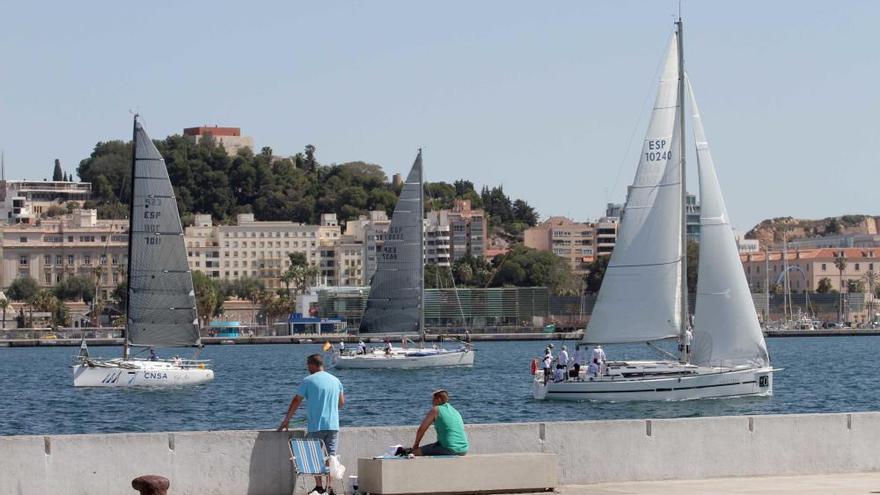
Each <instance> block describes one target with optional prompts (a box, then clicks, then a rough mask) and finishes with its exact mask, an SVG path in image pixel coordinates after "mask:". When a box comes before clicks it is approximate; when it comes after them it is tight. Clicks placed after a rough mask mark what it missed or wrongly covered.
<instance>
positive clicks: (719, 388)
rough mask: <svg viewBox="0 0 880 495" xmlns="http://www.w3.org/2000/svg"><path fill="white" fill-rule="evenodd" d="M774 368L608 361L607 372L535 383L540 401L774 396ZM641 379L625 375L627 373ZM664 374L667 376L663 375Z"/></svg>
mask: <svg viewBox="0 0 880 495" xmlns="http://www.w3.org/2000/svg"><path fill="white" fill-rule="evenodd" d="M773 371H774V370H773V368H770V367H765V368H733V369H730V368H708V367H696V366H690V365H679V364H678V363H674V362H664V361H659V362H635V363H632V362H631V363H619V364H617V365H615V364H614V363H610V364H609V366H608V372H607V373H608V374H603V376H599V377H587V376H585V375H584V373H581V376H580V378H578V379H569V380H568V381H561V382H553V381H550V382H548V383H547V384H546V385H545V384H544V380H543V375H542V374H541V373H540V372H539V373H538V374H536V375H535V379H534V381H533V387H534V389H533V396H534V398H535V399H538V400H576V401H577V400H596V401H672V400H694V399H710V398H724V397H745V396H769V395H772V394H773ZM642 373H644V374H645V375H646V376H642V377H627V375H628V374H632V375H638V374H642ZM664 375H667V376H664Z"/></svg>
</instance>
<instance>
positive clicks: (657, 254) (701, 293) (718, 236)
mask: <svg viewBox="0 0 880 495" xmlns="http://www.w3.org/2000/svg"><path fill="white" fill-rule="evenodd" d="M676 25H677V29H676V32H675V34H674V35H673V39H672V41H671V43H670V46H669V50H668V53H667V56H666V62H665V66H664V70H663V73H662V75H661V78H660V86H659V89H658V93H657V98H656V101H655V105H654V110H653V114H652V117H651V121H650V125H649V127H648V132H647V135H646V136H645V142H644V148H643V150H642V154H641V157H640V160H639V166H638V169H637V172H636V176H635V180H634V182H633V184H632V186H630V188H629V192H628V196H627V203H626V206H625V208H624V214H623V218H622V220H621V223H620V231H619V233H618V238H617V245H616V247H615V249H614V252H613V254H612V257H611V260H610V262H609V265H608V269H607V271H606V274H605V278H604V280H603V283H602V287H601V289H600V291H599V297H598V300H597V302H596V306H595V309H594V312H593V317H592V319H591V320H590V323H589V325H588V327H587V331H586V332H585V335H584V339H583V343H585V344H614V343H633V342H647V343H652V342H654V341H659V340H663V339H678V340H679V344H680V345H679V348H680V349H681V353H680V356H679V359H677V360H676V359H674V358H675V357H676V356H672V355H670V356H669V357H670V358H673V359H667V360H656V361H609V362H606V363H604V365H603V366H601V367H600V372H599V373H596V374H593V375H590V374H587V373H585V370H584V369H583V368H582V369H581V373H580V376H578V377H577V378H572V379H568V380H566V381H560V382H553V381H548V382H547V383H546V384H545V383H544V379H543V377H541V376H536V377H535V379H534V383H533V396H534V398H536V399H557V400H611V401H631V400H685V399H699V398H718V397H734V396H750V395H771V394H772V393H773V371H775V370H774V369H773V368H772V367H771V366H770V358H769V356H768V354H767V347H766V344H765V342H764V336H763V334H762V333H761V327H760V325H759V323H758V317H757V313H756V312H755V307H754V304H753V302H752V298H751V294H750V292H749V287H748V283H747V281H746V278H745V274H744V272H743V269H742V265H741V263H740V259H739V255H738V252H737V247H736V242H735V239H734V234H733V230H732V228H731V225H730V221H729V218H728V216H727V210H726V207H725V205H724V199H723V197H722V195H721V188H720V186H719V184H718V178H717V176H716V174H715V168H714V164H713V162H712V157H711V155H710V153H709V146H708V143H707V141H706V137H705V133H704V131H703V125H702V120H701V118H700V114H699V112H698V110H697V105H696V100H695V99H694V97H693V92H692V91H691V90H690V83H689V81H687V80H686V75H685V72H684V63H683V48H682V23H681V20H680V19H679V21H678V22H677V23H676ZM686 92H687V93H689V94H690V97H691V104H692V107H693V128H694V135H695V141H696V148H697V164H698V168H699V180H700V199H701V201H702V210H701V218H700V225H701V229H702V231H701V234H700V264H699V270H698V271H699V279H698V284H697V298H696V314H695V315H694V323H693V324H694V328H693V343H692V346H691V349H692V352H691V353H690V355H689V354H688V353H687V351H686V347H685V346H684V345H683V344H684V343H685V341H686V339H687V333H688V320H689V319H690V318H689V315H688V307H687V300H688V297H687V282H686V280H687V278H686V274H687V266H686V263H687V258H686V255H685V253H686V242H687V238H686V231H685V220H686V216H685V204H686V203H685V194H686V189H685V187H686V177H685V175H686V174H685V163H684V162H685V159H684V158H685V143H684V138H683V129H684V128H685V125H684V95H685V93H686ZM582 345H583V344H582Z"/></svg>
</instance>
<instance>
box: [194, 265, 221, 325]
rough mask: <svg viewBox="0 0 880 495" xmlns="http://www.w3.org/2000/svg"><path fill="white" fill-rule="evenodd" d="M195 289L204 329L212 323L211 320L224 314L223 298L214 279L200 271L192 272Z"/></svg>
mask: <svg viewBox="0 0 880 495" xmlns="http://www.w3.org/2000/svg"><path fill="white" fill-rule="evenodd" d="M192 277H193V289H194V291H195V294H196V308H197V310H198V312H199V320H200V321H201V323H202V328H204V327H206V326H208V325H209V324H210V323H211V319H212V318H214V317H215V316H218V315H220V314H222V313H223V302H224V301H223V296H222V295H221V293H220V291H219V290H218V288H217V285H216V283H215V282H214V280H213V279H211V278H210V277H208V276H207V275H205V274H204V273H202V272H200V271H194V272H192Z"/></svg>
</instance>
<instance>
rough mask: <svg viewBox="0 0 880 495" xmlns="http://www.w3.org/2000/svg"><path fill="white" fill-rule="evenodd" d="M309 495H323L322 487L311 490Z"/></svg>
mask: <svg viewBox="0 0 880 495" xmlns="http://www.w3.org/2000/svg"><path fill="white" fill-rule="evenodd" d="M309 495H324V487H322V486H316V487H314V488H312V491H310V492H309Z"/></svg>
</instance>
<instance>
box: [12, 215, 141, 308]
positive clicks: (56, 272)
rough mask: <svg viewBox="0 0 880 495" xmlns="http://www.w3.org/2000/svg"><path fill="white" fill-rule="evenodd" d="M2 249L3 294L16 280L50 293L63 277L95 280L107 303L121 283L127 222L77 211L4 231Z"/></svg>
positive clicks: (18, 225) (125, 253)
mask: <svg viewBox="0 0 880 495" xmlns="http://www.w3.org/2000/svg"><path fill="white" fill-rule="evenodd" d="M0 248H2V259H3V267H2V271H0V278H2V280H0V285H2V286H3V287H4V288H6V287H9V285H10V284H11V283H12V281H13V280H15V279H16V278H20V277H28V276H29V277H31V278H33V279H34V280H36V281H37V283H38V284H39V286H40V287H42V288H50V287H52V286H54V285H55V284H57V283H58V282H60V281H61V280H63V279H64V278H65V277H70V276H80V277H85V278H88V279H90V280H94V281H95V284H96V287H97V288H98V293H99V295H100V296H101V297H102V298H105V299H106V298H108V297H109V295H110V293H111V292H112V291H113V289H114V288H116V285H117V284H119V283H120V282H124V281H125V276H126V275H125V270H126V265H127V263H128V220H98V212H97V211H96V210H76V211H74V212H73V213H72V214H66V215H62V216H58V217H52V218H43V219H40V220H38V221H35V222H34V223H16V224H10V225H4V226H2V227H0Z"/></svg>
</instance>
